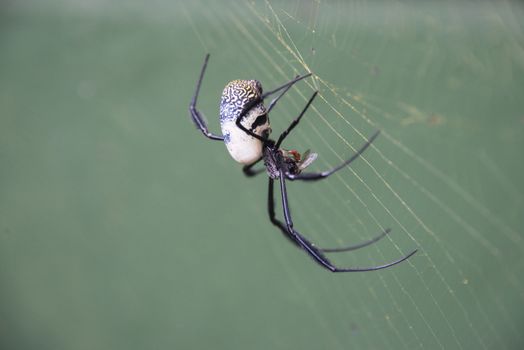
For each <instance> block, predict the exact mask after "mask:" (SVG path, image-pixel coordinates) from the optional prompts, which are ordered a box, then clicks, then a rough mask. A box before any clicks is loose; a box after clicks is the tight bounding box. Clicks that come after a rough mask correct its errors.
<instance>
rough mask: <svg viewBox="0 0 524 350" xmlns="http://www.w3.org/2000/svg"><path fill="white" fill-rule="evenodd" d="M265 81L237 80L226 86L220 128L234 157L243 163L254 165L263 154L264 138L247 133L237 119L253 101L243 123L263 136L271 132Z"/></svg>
mask: <svg viewBox="0 0 524 350" xmlns="http://www.w3.org/2000/svg"><path fill="white" fill-rule="evenodd" d="M261 96H262V84H260V82H259V81H257V80H233V81H231V82H229V83H228V84H227V85H226V87H225V88H224V92H223V93H222V99H221V101H220V127H221V129H222V135H223V136H224V143H225V144H226V147H227V150H228V151H229V154H230V155H231V157H233V159H234V160H235V161H237V162H239V163H241V164H251V163H253V162H254V161H256V160H257V159H259V158H260V157H261V156H262V141H261V140H260V139H258V138H255V137H253V136H251V135H249V134H246V132H244V131H243V130H241V129H240V128H239V127H238V126H237V125H236V120H237V119H238V117H239V116H240V115H241V113H242V112H243V111H244V110H245V109H246V107H248V106H249V105H250V104H253V106H252V107H251V108H250V109H249V110H247V111H246V113H245V117H244V118H243V119H242V121H241V123H242V125H243V126H244V127H245V128H246V129H248V130H250V131H251V132H253V133H254V134H256V135H259V136H260V137H263V138H268V137H269V134H270V133H271V128H270V126H269V118H268V116H267V110H266V107H265V106H264V103H263V101H261V100H260V97H261Z"/></svg>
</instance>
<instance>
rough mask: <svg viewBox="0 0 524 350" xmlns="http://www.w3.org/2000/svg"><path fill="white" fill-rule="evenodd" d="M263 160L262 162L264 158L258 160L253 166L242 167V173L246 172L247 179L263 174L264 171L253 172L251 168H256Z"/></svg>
mask: <svg viewBox="0 0 524 350" xmlns="http://www.w3.org/2000/svg"><path fill="white" fill-rule="evenodd" d="M261 160H262V157H260V158H258V159H257V160H255V161H254V162H253V163H251V164H247V165H244V166H243V167H242V171H243V172H244V175H246V176H247V177H253V176H256V175H258V174H260V173H261V172H263V171H264V169H256V170H251V168H252V167H253V166H255V165H256V164H258V162H260V161H261Z"/></svg>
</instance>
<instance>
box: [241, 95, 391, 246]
mask: <svg viewBox="0 0 524 350" xmlns="http://www.w3.org/2000/svg"><path fill="white" fill-rule="evenodd" d="M317 94H318V91H315V92H314V93H313V95H312V96H311V97H310V98H309V100H308V102H307V103H306V106H305V107H304V108H303V109H302V112H300V114H299V116H298V117H297V118H296V119H295V120H293V121H292V122H291V124H290V125H289V126H288V128H287V129H286V130H285V131H284V132H283V133H282V134H280V137H279V138H278V141H277V142H276V144H275V146H274V147H275V148H277V149H278V147H279V146H280V144H281V143H282V141H284V139H285V138H286V137H287V136H288V135H289V133H290V132H291V131H292V130H293V129H294V128H295V127H296V126H297V125H298V123H299V122H300V119H301V118H302V116H303V115H304V114H305V113H306V111H307V109H308V108H309V106H310V105H311V103H312V102H313V100H314V99H315V97H316V96H317ZM375 137H376V136H375ZM363 151H364V150H363V149H362V150H360V153H362V152H363ZM357 153H358V152H357ZM355 158H356V157H355ZM351 161H352V160H351ZM255 163H256V162H255ZM255 163H254V164H255ZM254 164H252V165H254ZM252 165H248V166H246V167H244V169H243V170H244V174H246V175H247V176H254V175H256V174H255V173H254V172H253V171H252V170H250V167H251V166H252ZM343 166H345V164H343V165H342V166H341V167H340V168H342V167H343ZM336 170H338V169H336ZM336 170H335V171H336ZM333 172H334V171H333ZM287 176H288V177H289V174H288V175H287ZM272 222H273V220H272ZM277 226H278V225H277ZM279 227H280V228H281V229H282V227H281V226H279ZM389 232H391V230H390V229H389V228H388V229H386V230H385V231H384V232H382V233H381V234H380V235H378V236H376V237H373V238H371V239H370V240H368V241H365V242H362V243H359V244H356V245H351V246H347V247H340V248H318V249H319V250H320V251H322V252H324V253H336V252H347V251H351V250H357V249H359V248H363V247H366V246H368V245H370V244H373V243H375V242H377V241H378V240H380V239H381V238H383V237H385V236H386V235H387V234H388V233H389Z"/></svg>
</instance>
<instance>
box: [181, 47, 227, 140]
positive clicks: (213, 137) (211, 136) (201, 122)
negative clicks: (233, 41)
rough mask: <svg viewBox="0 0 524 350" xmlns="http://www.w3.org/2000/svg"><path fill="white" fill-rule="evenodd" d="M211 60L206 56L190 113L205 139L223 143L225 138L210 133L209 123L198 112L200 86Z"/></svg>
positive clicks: (190, 105) (190, 106)
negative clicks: (208, 62)
mask: <svg viewBox="0 0 524 350" xmlns="http://www.w3.org/2000/svg"><path fill="white" fill-rule="evenodd" d="M208 60H209V54H207V55H206V58H205V60H204V65H203V66H202V70H201V71H200V77H199V78H198V83H197V86H196V89H195V94H194V95H193V98H192V99H191V103H190V104H189V113H190V114H191V119H192V120H193V123H195V125H196V127H197V128H199V129H200V131H202V134H204V136H205V137H207V138H208V139H210V140H219V141H223V140H224V137H223V136H220V135H215V134H213V133H211V132H209V130H208V128H207V123H206V121H205V119H204V117H202V115H201V114H200V112H199V111H198V109H197V107H196V104H197V98H198V94H199V93H200V86H201V85H202V79H204V73H205V71H206V67H207V61H208Z"/></svg>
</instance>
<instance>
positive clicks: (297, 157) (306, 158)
mask: <svg viewBox="0 0 524 350" xmlns="http://www.w3.org/2000/svg"><path fill="white" fill-rule="evenodd" d="M280 154H281V155H282V160H283V162H284V164H285V167H286V168H287V171H288V172H289V173H290V174H292V175H297V174H300V172H302V170H304V169H305V168H307V167H308V166H309V165H310V164H311V163H313V161H314V160H315V159H317V156H318V154H316V153H311V151H310V150H307V151H305V152H304V154H302V155H301V154H300V153H298V151H297V150H294V149H292V150H285V149H280Z"/></svg>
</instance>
